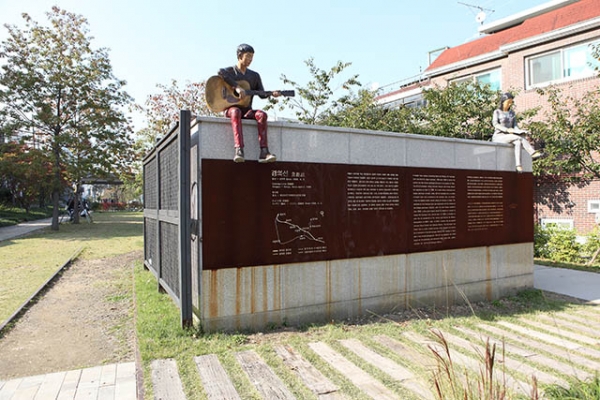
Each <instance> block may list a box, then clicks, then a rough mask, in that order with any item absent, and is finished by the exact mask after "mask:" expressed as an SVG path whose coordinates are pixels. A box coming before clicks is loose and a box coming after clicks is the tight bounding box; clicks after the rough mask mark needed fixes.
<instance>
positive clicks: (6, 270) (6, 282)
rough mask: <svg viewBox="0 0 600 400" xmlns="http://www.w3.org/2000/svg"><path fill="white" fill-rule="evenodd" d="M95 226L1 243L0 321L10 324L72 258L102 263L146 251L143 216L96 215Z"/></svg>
mask: <svg viewBox="0 0 600 400" xmlns="http://www.w3.org/2000/svg"><path fill="white" fill-rule="evenodd" d="M93 216H94V223H93V224H88V223H86V222H82V223H81V224H79V225H73V224H61V225H60V229H59V231H52V230H50V228H45V229H43V230H42V231H40V232H37V233H35V234H33V235H29V236H26V237H22V238H17V239H13V240H7V241H4V242H0V260H1V261H0V321H4V320H6V318H8V317H9V316H10V315H12V314H13V313H14V312H15V311H16V310H17V308H18V307H19V306H20V305H21V304H22V303H23V302H24V301H25V300H27V299H28V298H29V297H30V296H31V295H32V294H33V293H34V292H35V291H36V290H37V289H38V288H39V287H40V285H42V284H43V283H44V282H45V281H46V280H48V279H49V278H50V277H51V276H52V275H53V274H54V273H55V272H56V271H57V270H58V269H59V268H60V267H61V266H62V265H63V264H64V263H65V262H66V261H68V260H69V258H70V257H71V256H73V255H74V254H75V253H77V252H78V251H79V250H82V251H81V254H80V255H79V257H82V258H88V259H99V258H106V257H111V256H116V255H119V254H125V253H129V252H131V251H134V250H139V249H143V245H144V241H143V215H142V213H133V212H115V213H94V214H93Z"/></svg>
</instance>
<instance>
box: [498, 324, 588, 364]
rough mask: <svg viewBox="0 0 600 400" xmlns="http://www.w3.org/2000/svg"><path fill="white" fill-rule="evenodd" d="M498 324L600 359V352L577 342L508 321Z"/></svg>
mask: <svg viewBox="0 0 600 400" xmlns="http://www.w3.org/2000/svg"><path fill="white" fill-rule="evenodd" d="M498 324H499V325H502V326H505V327H507V328H509V329H512V330H513V331H516V332H519V333H522V334H524V335H527V336H531V337H533V338H536V339H539V340H542V341H544V342H546V343H551V344H556V345H558V346H561V347H564V348H566V349H569V350H576V351H579V352H582V353H585V354H588V355H591V356H594V357H596V358H600V351H598V350H595V349H591V348H589V347H584V346H582V345H581V344H579V343H575V342H573V341H570V340H567V339H563V338H559V337H557V336H554V335H550V334H547V333H543V332H540V331H537V330H535V329H529V328H527V327H524V326H519V325H517V324H513V323H510V322H507V321H498Z"/></svg>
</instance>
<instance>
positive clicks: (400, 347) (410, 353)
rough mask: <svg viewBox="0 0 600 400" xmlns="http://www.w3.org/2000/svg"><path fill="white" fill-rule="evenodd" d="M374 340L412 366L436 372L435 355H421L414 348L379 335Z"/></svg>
mask: <svg viewBox="0 0 600 400" xmlns="http://www.w3.org/2000/svg"><path fill="white" fill-rule="evenodd" d="M373 339H375V341H376V342H377V343H379V344H381V345H383V346H385V347H387V348H388V349H390V350H392V351H393V352H394V353H396V354H398V355H399V356H400V357H402V358H403V359H405V360H406V361H407V362H408V363H409V364H411V365H418V366H420V367H423V368H425V369H426V370H428V371H431V370H434V369H435V368H436V367H437V363H436V361H435V359H434V358H433V355H431V356H429V357H427V356H425V355H424V354H421V353H419V352H418V351H416V350H415V349H413V348H412V347H409V346H406V345H405V344H403V343H402V342H400V341H398V340H396V339H392V338H390V337H389V336H386V335H378V336H375V337H373Z"/></svg>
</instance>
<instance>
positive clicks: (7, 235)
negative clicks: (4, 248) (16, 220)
mask: <svg viewBox="0 0 600 400" xmlns="http://www.w3.org/2000/svg"><path fill="white" fill-rule="evenodd" d="M51 224H52V218H45V219H40V220H37V221H29V222H23V223H21V224H18V225H12V226H3V227H2V228H0V242H2V241H4V240H9V239H14V238H18V237H21V236H25V235H28V234H30V233H32V232H35V231H38V230H40V229H43V228H45V227H47V226H50V225H51Z"/></svg>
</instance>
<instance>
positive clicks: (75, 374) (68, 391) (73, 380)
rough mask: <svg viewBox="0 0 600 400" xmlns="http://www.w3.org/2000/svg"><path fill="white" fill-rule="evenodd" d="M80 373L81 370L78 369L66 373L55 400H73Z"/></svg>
mask: <svg viewBox="0 0 600 400" xmlns="http://www.w3.org/2000/svg"><path fill="white" fill-rule="evenodd" d="M81 372H82V370H80V369H76V370H74V371H68V372H67V374H66V375H65V378H64V379H63V382H62V385H61V387H60V392H59V393H58V398H57V400H73V399H74V398H75V394H76V393H77V385H78V384H79V378H80V377H81Z"/></svg>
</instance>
